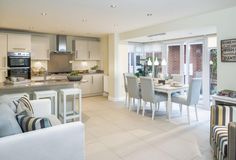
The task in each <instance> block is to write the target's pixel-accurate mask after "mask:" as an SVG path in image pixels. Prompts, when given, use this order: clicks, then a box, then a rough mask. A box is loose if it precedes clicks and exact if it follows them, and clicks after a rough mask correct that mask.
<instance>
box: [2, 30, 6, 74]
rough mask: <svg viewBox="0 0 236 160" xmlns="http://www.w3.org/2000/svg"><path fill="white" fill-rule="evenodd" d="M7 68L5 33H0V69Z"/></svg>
mask: <svg viewBox="0 0 236 160" xmlns="http://www.w3.org/2000/svg"><path fill="white" fill-rule="evenodd" d="M6 68H7V34H0V70H1V69H3V70H5V69H6Z"/></svg>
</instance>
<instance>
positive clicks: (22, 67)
mask: <svg viewBox="0 0 236 160" xmlns="http://www.w3.org/2000/svg"><path fill="white" fill-rule="evenodd" d="M7 66H8V68H7V72H8V78H11V77H22V78H25V79H30V78H31V69H30V67H31V57H30V53H29V52H8V53H7Z"/></svg>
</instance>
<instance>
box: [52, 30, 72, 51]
mask: <svg viewBox="0 0 236 160" xmlns="http://www.w3.org/2000/svg"><path fill="white" fill-rule="evenodd" d="M56 45H57V46H56V48H57V50H56V51H54V53H60V54H61V53H62V54H65V53H68V54H70V52H71V51H69V50H68V48H67V36H65V35H57V36H56Z"/></svg>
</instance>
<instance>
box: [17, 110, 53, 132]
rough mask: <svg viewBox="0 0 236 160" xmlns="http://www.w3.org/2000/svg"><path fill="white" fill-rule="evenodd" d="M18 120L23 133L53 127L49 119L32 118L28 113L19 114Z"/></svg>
mask: <svg viewBox="0 0 236 160" xmlns="http://www.w3.org/2000/svg"><path fill="white" fill-rule="evenodd" d="M16 119H17V121H18V123H19V125H20V127H21V129H22V131H23V132H28V131H33V130H37V129H42V128H48V127H51V126H52V125H51V122H50V120H49V119H48V118H35V117H31V116H29V115H28V114H27V111H22V112H21V113H19V114H17V115H16Z"/></svg>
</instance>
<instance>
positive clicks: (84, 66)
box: [31, 61, 101, 70]
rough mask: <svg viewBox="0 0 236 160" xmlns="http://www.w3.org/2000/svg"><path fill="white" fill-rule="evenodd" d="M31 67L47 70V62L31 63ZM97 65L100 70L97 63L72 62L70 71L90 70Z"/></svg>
mask: <svg viewBox="0 0 236 160" xmlns="http://www.w3.org/2000/svg"><path fill="white" fill-rule="evenodd" d="M31 63H32V64H31V66H32V67H36V68H39V67H43V68H45V69H46V70H47V61H31ZM95 65H98V66H99V69H101V68H100V62H99V61H73V62H72V70H90V68H91V67H93V66H95Z"/></svg>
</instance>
